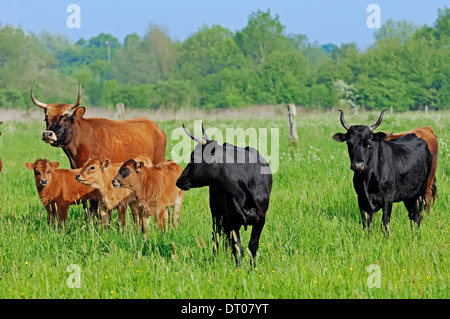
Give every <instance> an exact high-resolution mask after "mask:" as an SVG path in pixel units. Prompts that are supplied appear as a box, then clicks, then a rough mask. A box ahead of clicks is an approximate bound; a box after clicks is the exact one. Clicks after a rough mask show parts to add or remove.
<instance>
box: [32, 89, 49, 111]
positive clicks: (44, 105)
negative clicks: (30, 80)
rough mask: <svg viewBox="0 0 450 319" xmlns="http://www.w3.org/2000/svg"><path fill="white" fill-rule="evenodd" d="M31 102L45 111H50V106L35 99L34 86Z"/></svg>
mask: <svg viewBox="0 0 450 319" xmlns="http://www.w3.org/2000/svg"><path fill="white" fill-rule="evenodd" d="M31 101H33V103H34V104H36V105H37V106H39V107H41V108H43V109H48V104H45V103H42V102H39V101H38V100H37V99H36V98H35V97H34V85H33V87H32V88H31Z"/></svg>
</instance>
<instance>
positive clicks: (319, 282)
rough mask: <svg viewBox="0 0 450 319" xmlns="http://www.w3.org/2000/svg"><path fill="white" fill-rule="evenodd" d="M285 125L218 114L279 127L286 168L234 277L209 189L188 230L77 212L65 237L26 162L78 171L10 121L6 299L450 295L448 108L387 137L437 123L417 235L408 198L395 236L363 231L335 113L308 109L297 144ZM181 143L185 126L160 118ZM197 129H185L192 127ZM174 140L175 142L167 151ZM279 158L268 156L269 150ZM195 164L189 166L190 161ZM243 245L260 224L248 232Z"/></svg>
mask: <svg viewBox="0 0 450 319" xmlns="http://www.w3.org/2000/svg"><path fill="white" fill-rule="evenodd" d="M377 116H378V114H375V113H373V114H372V113H367V114H366V113H362V114H360V115H358V116H351V115H347V116H346V120H347V122H348V123H349V124H353V123H358V124H372V122H374V121H375V120H376V118H377ZM286 122H287V119H285V118H284V117H275V118H260V119H241V120H239V119H228V120H220V119H210V120H207V121H206V123H205V124H206V126H207V127H218V128H221V129H224V128H226V127H237V126H240V127H243V128H248V127H255V128H263V127H268V128H270V127H279V129H280V153H279V156H280V167H279V170H278V172H277V173H276V174H274V176H273V190H272V195H271V202H270V207H269V210H268V212H267V219H266V225H265V227H264V230H263V232H262V235H261V240H260V249H259V251H258V256H257V260H256V266H255V268H254V269H252V268H253V267H252V268H251V267H250V262H249V261H248V258H249V256H250V254H249V252H248V251H247V252H246V254H245V259H244V260H243V262H242V267H241V269H237V268H236V266H235V263H234V259H233V258H232V257H231V251H230V249H228V250H226V249H225V248H224V247H221V249H220V250H219V252H218V254H217V255H216V256H215V255H213V252H212V251H213V248H212V241H211V231H212V221H211V215H210V211H209V205H208V190H207V189H206V188H202V189H192V190H190V191H188V192H186V193H185V199H184V203H183V207H182V213H181V218H180V224H179V228H178V230H174V229H172V228H170V229H169V231H168V232H166V233H160V232H159V230H158V229H157V228H156V227H155V228H152V229H151V230H150V232H149V234H148V237H147V238H144V236H143V235H142V233H140V232H135V231H134V226H133V222H132V219H131V216H130V215H128V216H127V227H126V230H125V231H124V232H122V231H121V229H120V227H118V226H117V225H116V224H115V221H117V213H113V224H112V226H111V228H109V229H106V230H105V229H102V227H101V226H100V225H98V224H96V223H92V222H86V220H85V218H84V212H83V210H82V208H81V207H75V206H74V207H72V208H71V209H70V212H69V218H68V221H67V224H66V227H65V228H61V227H58V228H55V227H52V226H49V225H47V216H46V212H45V209H44V207H43V206H42V204H41V202H40V200H39V197H38V195H37V192H36V189H35V185H34V178H33V176H32V172H31V171H29V170H27V169H26V167H25V166H24V163H25V162H26V161H34V160H35V159H37V158H39V157H42V158H48V159H50V160H51V161H56V160H58V161H60V162H61V167H66V168H68V167H69V162H68V160H67V158H66V156H65V155H64V153H63V152H62V150H61V149H56V148H52V147H50V146H49V145H46V144H45V143H43V142H42V141H40V140H39V136H40V133H41V131H42V130H43V128H44V127H43V123H42V122H8V123H4V124H3V125H2V132H3V134H2V136H1V139H0V156H1V157H2V160H3V162H4V170H3V171H2V173H1V175H0V176H1V184H2V193H1V196H0V297H1V298H87V299H90V298H449V297H450V295H449V289H448V285H449V279H450V258H449V251H448V249H449V247H447V246H448V244H449V242H450V240H449V239H450V230H449V226H450V215H449V213H448V207H450V202H449V195H448V194H449V188H450V187H449V176H450V164H449V156H450V155H449V154H450V153H449V144H450V135H449V127H450V117H449V114H448V113H444V114H441V113H436V114H432V115H430V116H427V117H425V116H423V113H422V114H419V113H406V114H399V115H387V116H385V119H384V121H383V123H382V125H381V127H380V128H379V129H378V130H384V131H389V132H390V131H397V132H399V131H404V130H408V129H411V128H413V127H419V126H425V125H430V126H432V127H433V129H434V130H435V132H436V134H437V136H438V138H439V163H438V168H437V174H436V176H437V186H438V195H439V198H438V200H437V201H436V204H435V205H434V207H432V210H431V214H430V215H429V216H427V215H426V213H425V218H424V220H423V221H422V224H421V227H420V230H419V233H418V235H415V234H414V233H413V232H412V231H411V229H410V225H409V219H408V216H407V215H408V214H407V212H406V209H405V208H404V206H403V204H402V203H397V204H394V208H393V212H392V216H391V231H392V233H391V237H390V240H389V241H387V240H386V236H385V233H384V231H383V230H382V229H381V227H380V226H381V213H380V212H379V213H378V214H377V215H376V221H375V222H374V223H373V225H372V232H371V234H370V235H368V234H367V232H364V231H363V230H362V225H361V222H360V214H359V210H358V205H357V198H356V195H355V191H354V189H353V185H352V172H351V171H350V169H349V159H348V154H347V150H346V147H345V145H344V144H340V143H336V142H334V141H333V140H332V139H331V136H332V135H333V134H334V133H336V132H338V131H342V130H343V128H342V127H341V125H340V122H339V117H338V115H337V114H334V115H333V114H314V115H308V114H302V115H301V117H300V118H298V123H297V127H298V133H299V142H298V144H297V145H291V144H290V143H289V138H288V130H287V127H286ZM159 124H160V125H161V127H162V128H163V129H164V130H165V132H166V133H167V136H168V138H170V132H171V131H172V130H173V129H175V128H177V127H179V126H180V125H181V122H180V121H164V122H161V123H159ZM185 124H187V125H189V124H188V123H185ZM176 142H177V141H170V139H169V140H168V146H167V156H168V157H170V150H171V148H172V146H173V145H174V143H176ZM269 150H270V147H269ZM181 165H182V166H184V165H185V164H181ZM241 237H242V241H243V245H244V247H246V246H247V245H248V241H249V238H250V229H249V230H248V231H246V232H245V231H244V230H243V229H241ZM72 264H75V265H78V266H79V267H80V269H81V287H80V288H70V287H69V286H68V285H67V279H68V278H69V276H70V275H71V272H68V271H67V267H68V266H69V265H72ZM373 264H376V265H378V266H379V270H380V274H381V277H380V278H381V287H380V288H376V287H375V288H370V285H369V284H368V279H369V276H370V275H371V272H368V270H367V267H368V266H369V265H373Z"/></svg>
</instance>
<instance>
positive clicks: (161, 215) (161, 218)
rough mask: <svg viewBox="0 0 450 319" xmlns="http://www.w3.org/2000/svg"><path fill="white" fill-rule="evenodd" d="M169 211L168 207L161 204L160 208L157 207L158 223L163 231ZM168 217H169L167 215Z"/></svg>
mask: <svg viewBox="0 0 450 319" xmlns="http://www.w3.org/2000/svg"><path fill="white" fill-rule="evenodd" d="M167 215H168V214H167V213H166V207H164V206H162V205H159V207H158V209H157V214H156V223H157V224H158V226H159V229H160V230H161V231H164V230H165V228H166V227H165V226H166V224H167V223H166V222H165V221H166V217H167ZM167 218H168V217H167Z"/></svg>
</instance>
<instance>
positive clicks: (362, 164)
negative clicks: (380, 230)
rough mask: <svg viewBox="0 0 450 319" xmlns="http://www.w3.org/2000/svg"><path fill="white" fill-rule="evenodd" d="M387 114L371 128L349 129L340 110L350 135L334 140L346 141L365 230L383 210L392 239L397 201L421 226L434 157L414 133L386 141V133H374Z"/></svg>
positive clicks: (341, 134)
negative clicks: (390, 225)
mask: <svg viewBox="0 0 450 319" xmlns="http://www.w3.org/2000/svg"><path fill="white" fill-rule="evenodd" d="M385 111H386V110H384V111H383V112H381V114H380V116H379V118H378V121H377V122H376V123H375V124H374V125H372V126H363V125H352V126H350V125H348V124H347V123H345V120H344V112H343V111H341V110H340V112H341V124H342V126H344V128H345V129H346V130H347V132H346V133H345V134H343V133H336V134H335V135H333V139H334V140H335V141H337V142H344V141H346V142H347V147H348V153H349V156H350V161H351V169H352V170H353V171H354V176H353V186H354V188H355V191H356V193H357V195H358V206H359V209H360V211H361V217H362V221H363V227H364V228H366V226H367V227H369V226H370V223H371V222H372V221H373V217H374V215H375V213H376V212H377V211H378V210H380V209H382V210H383V218H382V220H383V225H384V227H385V229H386V233H387V236H389V222H390V216H391V211H392V204H393V203H394V202H403V203H404V204H405V207H406V209H407V211H408V215H409V218H410V221H411V225H412V222H415V223H416V225H417V226H420V220H421V218H422V215H421V211H422V206H423V205H422V204H423V199H424V195H425V190H426V187H427V179H428V175H429V173H430V170H431V163H432V155H431V153H430V151H429V150H428V147H427V143H426V142H425V140H423V139H421V138H418V137H417V136H416V135H415V134H408V135H405V136H404V137H401V138H398V139H393V140H390V141H386V137H387V136H386V134H385V133H382V132H378V133H373V130H374V129H375V128H377V127H378V126H379V125H380V124H381V121H382V119H383V114H384V112H385ZM366 217H367V218H366Z"/></svg>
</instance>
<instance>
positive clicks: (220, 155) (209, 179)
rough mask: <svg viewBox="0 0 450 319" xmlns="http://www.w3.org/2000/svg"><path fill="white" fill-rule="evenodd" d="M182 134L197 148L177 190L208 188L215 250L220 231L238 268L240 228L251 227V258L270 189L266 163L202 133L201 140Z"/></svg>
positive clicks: (250, 150) (252, 151) (246, 150)
mask: <svg viewBox="0 0 450 319" xmlns="http://www.w3.org/2000/svg"><path fill="white" fill-rule="evenodd" d="M183 127H184V125H183ZM202 128H203V127H202ZM185 131H186V133H187V134H188V135H189V136H190V137H191V138H192V139H194V140H195V141H197V142H198V145H197V146H196V148H195V149H194V151H193V152H192V154H191V160H190V162H189V164H188V165H187V166H186V168H185V169H184V171H183V173H182V174H181V176H180V177H179V179H178V180H177V183H176V184H177V187H179V188H180V189H182V190H189V189H190V188H194V187H203V186H209V205H210V208H211V214H212V220H213V240H214V245H215V246H214V248H217V245H218V239H219V238H218V237H219V235H220V233H221V232H222V231H223V232H224V233H225V234H226V236H227V238H228V240H229V242H230V243H231V247H232V252H233V255H234V256H235V259H236V263H237V264H238V265H239V264H240V263H239V257H240V256H242V253H243V250H242V244H241V240H240V235H239V229H240V227H241V226H244V227H245V229H247V226H249V225H251V226H252V233H251V238H250V242H249V245H248V248H249V250H250V252H251V254H252V257H253V258H254V257H255V255H256V251H257V250H258V246H259V237H260V235H261V231H262V229H263V227H264V223H265V219H266V211H267V209H268V207H269V197H270V192H271V189H272V173H271V171H270V168H269V165H268V163H267V162H266V160H265V159H264V158H263V157H262V156H261V155H260V154H259V153H258V151H257V150H256V149H254V148H251V147H246V148H240V147H236V146H234V145H232V144H229V143H224V144H223V145H218V143H217V141H212V140H210V139H209V137H208V136H207V135H206V133H205V131H204V130H203V138H202V139H200V138H198V137H196V136H194V135H192V134H191V133H190V132H189V131H188V130H187V129H186V128H185Z"/></svg>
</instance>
